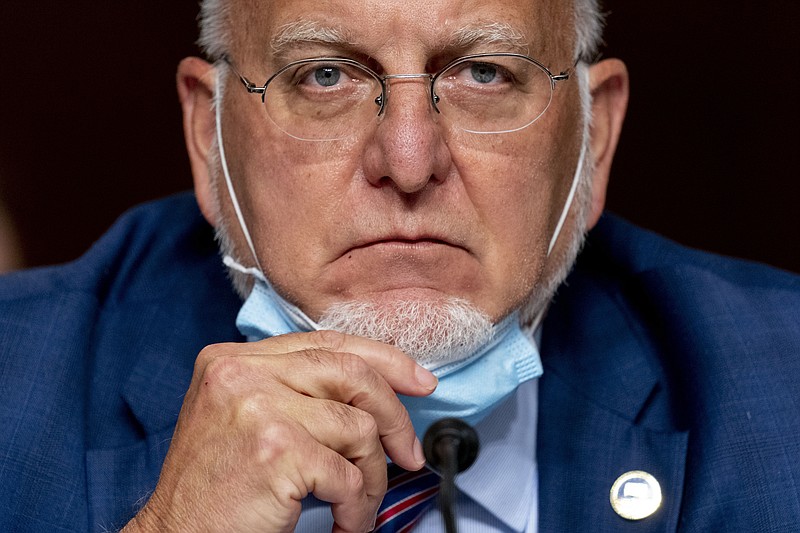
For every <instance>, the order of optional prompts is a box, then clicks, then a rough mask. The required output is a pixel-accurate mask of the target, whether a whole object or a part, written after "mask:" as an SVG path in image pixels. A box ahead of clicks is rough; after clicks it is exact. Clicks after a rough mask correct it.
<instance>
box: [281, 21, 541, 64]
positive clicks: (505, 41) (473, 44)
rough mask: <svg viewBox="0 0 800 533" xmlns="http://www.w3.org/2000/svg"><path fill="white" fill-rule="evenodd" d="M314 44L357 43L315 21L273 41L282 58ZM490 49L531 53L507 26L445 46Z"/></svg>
mask: <svg viewBox="0 0 800 533" xmlns="http://www.w3.org/2000/svg"><path fill="white" fill-rule="evenodd" d="M310 44H325V45H329V46H336V47H340V48H355V47H356V46H357V40H356V39H355V38H354V37H353V36H352V34H351V33H350V32H348V31H346V30H344V29H342V28H339V27H334V26H328V25H325V24H322V23H320V22H318V21H314V20H298V21H295V22H290V23H288V24H285V25H283V26H281V27H280V29H279V30H278V32H277V33H276V34H275V36H274V37H273V38H272V39H271V40H270V47H271V49H272V54H273V56H275V57H281V56H282V55H284V54H285V53H286V52H287V51H288V50H289V49H291V48H296V47H301V46H303V45H310ZM487 47H490V48H491V51H493V52H495V51H502V52H517V53H521V54H526V55H527V54H528V53H529V49H530V48H529V42H528V40H527V39H526V38H525V35H524V34H523V33H522V32H520V31H519V30H518V29H516V28H514V27H513V26H512V25H510V24H508V23H505V22H476V23H471V24H468V25H466V26H463V27H461V28H458V29H457V30H455V31H454V32H453V33H452V34H450V36H449V38H448V39H447V40H446V41H445V42H444V43H443V44H442V46H441V49H443V50H448V49H451V50H474V49H476V48H487Z"/></svg>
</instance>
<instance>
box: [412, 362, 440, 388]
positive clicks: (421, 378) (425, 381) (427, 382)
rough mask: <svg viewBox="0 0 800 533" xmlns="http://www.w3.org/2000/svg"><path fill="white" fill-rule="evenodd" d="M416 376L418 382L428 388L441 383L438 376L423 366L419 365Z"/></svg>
mask: <svg viewBox="0 0 800 533" xmlns="http://www.w3.org/2000/svg"><path fill="white" fill-rule="evenodd" d="M416 378H417V383H419V384H420V385H422V386H423V387H425V388H426V389H428V390H433V389H435V388H436V385H438V384H439V380H438V379H436V376H434V375H433V374H432V373H431V372H429V371H428V370H425V369H424V368H422V367H421V366H418V367H417V370H416Z"/></svg>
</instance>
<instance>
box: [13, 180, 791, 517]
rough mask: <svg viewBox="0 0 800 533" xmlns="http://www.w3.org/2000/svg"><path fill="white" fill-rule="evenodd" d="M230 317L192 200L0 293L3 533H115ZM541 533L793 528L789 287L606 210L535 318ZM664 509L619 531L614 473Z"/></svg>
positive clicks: (762, 270) (232, 301)
mask: <svg viewBox="0 0 800 533" xmlns="http://www.w3.org/2000/svg"><path fill="white" fill-rule="evenodd" d="M239 306H240V301H239V299H238V297H237V296H236V295H235V294H234V293H233V292H232V290H231V288H230V284H229V282H228V280H227V279H226V275H225V272H224V269H223V267H222V265H221V262H220V260H219V258H218V256H217V252H216V248H215V245H214V243H213V235H212V231H211V229H210V228H209V227H208V225H207V224H206V223H205V222H204V221H203V220H202V217H201V216H200V214H199V212H198V210H197V208H196V206H195V204H194V201H193V199H192V197H191V196H189V195H183V196H180V197H176V198H171V199H168V200H166V201H162V202H158V203H154V204H150V205H147V206H144V207H142V208H139V209H137V210H135V211H133V212H132V213H130V214H128V215H126V216H125V217H123V219H121V220H120V222H118V223H117V224H116V225H115V226H114V227H113V228H112V229H111V230H110V231H109V233H107V234H106V235H105V236H104V237H103V238H102V239H101V240H100V241H99V242H98V243H97V244H96V245H95V246H94V247H93V248H92V249H91V250H90V251H89V252H88V253H87V254H86V255H85V256H84V257H82V258H81V259H79V260H78V261H76V262H74V263H70V264H68V265H64V266H59V267H53V268H45V269H39V270H34V271H28V272H21V273H17V274H13V275H9V276H6V277H5V278H3V279H2V280H0V350H2V355H0V428H1V429H0V480H1V481H2V483H0V531H26V532H27V531H42V532H45V531H47V532H53V531H108V530H113V529H115V528H119V527H121V526H122V525H124V524H125V523H126V521H127V520H128V519H129V518H130V517H131V516H132V515H133V514H134V513H135V512H136V510H137V509H138V508H139V507H140V506H141V505H142V504H143V502H145V501H146V499H147V497H148V495H149V494H150V492H151V491H152V490H153V488H154V486H155V483H156V481H157V479H158V474H159V471H160V468H161V464H162V461H163V459H164V456H165V454H166V450H167V448H168V446H169V442H170V437H171V435H172V431H173V429H174V425H175V422H176V420H177V417H178V412H179V410H180V407H181V404H182V400H183V395H184V392H185V391H186V388H187V387H188V384H189V381H190V378H191V373H192V367H193V363H194V359H195V357H196V355H197V353H198V352H199V351H200V350H201V349H202V348H203V347H204V346H206V345H208V344H211V343H216V342H223V341H240V340H242V339H241V337H240V335H239V333H238V332H237V331H236V328H235V326H234V317H235V315H236V313H237V311H238V308H239ZM542 356H543V360H544V364H545V374H544V376H543V377H542V378H541V382H540V404H539V409H540V410H539V433H538V435H539V436H538V439H539V442H538V450H537V457H538V463H539V474H540V492H539V495H540V531H542V532H552V531H581V532H583V531H593V532H594V531H642V532H643V531H648V532H649V531H683V532H690V531H697V532H699V531H737V532H741V531H758V532H762V531H798V530H800V525H798V524H800V496H798V487H799V486H800V385H798V383H800V281H799V280H798V278H797V277H796V276H793V275H789V274H786V273H782V272H779V271H776V270H772V269H769V268H766V267H762V266H757V265H752V264H748V263H743V262H738V261H732V260H725V259H719V258H716V257H712V256H709V255H706V254H702V253H699V252H694V251H689V250H686V249H684V248H681V247H678V246H677V245H674V244H672V243H669V242H668V241H665V240H663V239H660V238H658V237H655V236H653V235H651V234H649V233H646V232H643V231H642V230H638V229H636V228H634V227H632V226H630V225H628V224H627V223H624V222H622V221H619V220H617V219H614V218H612V217H608V216H606V217H604V218H603V219H602V220H601V222H600V224H599V225H598V227H597V228H596V229H595V230H594V231H593V232H592V233H591V236H590V239H589V241H588V243H587V246H586V248H585V250H584V252H583V253H582V254H581V257H580V259H579V262H578V264H577V266H576V268H575V270H574V272H573V273H572V274H571V276H570V278H569V280H568V283H567V284H566V286H565V287H563V288H562V290H561V291H560V292H559V294H558V295H557V297H556V299H555V302H554V304H553V306H552V307H551V310H550V312H549V314H548V317H547V319H546V323H545V326H544V334H543V339H542ZM629 470H645V471H648V472H650V473H651V474H653V475H654V476H655V477H656V478H657V479H658V480H659V481H660V482H661V486H662V489H663V491H664V505H663V506H662V508H661V510H659V511H658V512H657V513H656V514H655V515H654V516H653V517H651V518H648V519H646V520H642V521H639V522H628V521H626V520H623V519H621V518H619V517H618V516H616V515H615V514H614V512H613V511H612V509H611V506H610V505H609V502H608V494H609V490H610V487H611V484H612V483H613V481H614V480H615V479H616V478H617V476H619V475H620V474H622V473H623V472H625V471H629Z"/></svg>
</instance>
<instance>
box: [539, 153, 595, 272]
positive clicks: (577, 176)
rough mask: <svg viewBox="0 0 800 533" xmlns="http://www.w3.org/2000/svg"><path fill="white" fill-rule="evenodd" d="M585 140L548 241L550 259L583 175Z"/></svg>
mask: <svg viewBox="0 0 800 533" xmlns="http://www.w3.org/2000/svg"><path fill="white" fill-rule="evenodd" d="M588 144H589V143H588V142H587V139H584V140H583V142H581V153H580V155H579V156H578V166H577V168H576V169H575V175H574V176H573V177H572V186H571V187H570V188H569V194H568V195H567V200H566V202H565V203H564V208H563V209H562V210H561V216H560V217H559V219H558V224H556V229H555V231H554V232H553V237H552V238H551V239H550V245H549V246H548V247H547V257H550V253H551V252H552V251H553V248H554V247H555V245H556V241H558V236H559V235H560V234H561V230H562V229H563V227H564V222H566V220H567V215H568V214H569V209H570V207H572V202H573V200H574V199H575V192H576V191H577V190H578V182H580V180H581V174H583V164H584V160H585V159H586V149H587V145H588Z"/></svg>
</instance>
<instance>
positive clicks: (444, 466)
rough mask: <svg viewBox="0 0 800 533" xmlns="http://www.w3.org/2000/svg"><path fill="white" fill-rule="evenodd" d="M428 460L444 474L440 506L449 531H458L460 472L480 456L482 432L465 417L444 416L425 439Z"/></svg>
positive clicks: (429, 430)
mask: <svg viewBox="0 0 800 533" xmlns="http://www.w3.org/2000/svg"><path fill="white" fill-rule="evenodd" d="M422 446H423V449H424V451H425V458H426V459H427V460H428V463H429V464H430V465H431V466H432V467H434V468H435V469H437V470H438V471H439V473H440V474H441V476H442V480H441V482H440V484H439V509H440V510H441V513H442V520H443V521H444V528H445V531H446V533H457V531H458V529H457V527H456V519H455V496H456V486H455V478H456V474H458V473H459V472H463V471H464V470H466V469H467V468H469V467H470V466H472V463H474V462H475V459H476V458H477V457H478V449H479V444H478V434H477V433H476V432H475V430H474V429H473V428H472V427H471V426H470V425H469V424H467V423H466V422H464V421H463V420H459V419H458V418H443V419H441V420H438V421H436V422H434V423H433V425H431V427H430V428H428V431H426V432H425V438H424V439H423V444H422Z"/></svg>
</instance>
